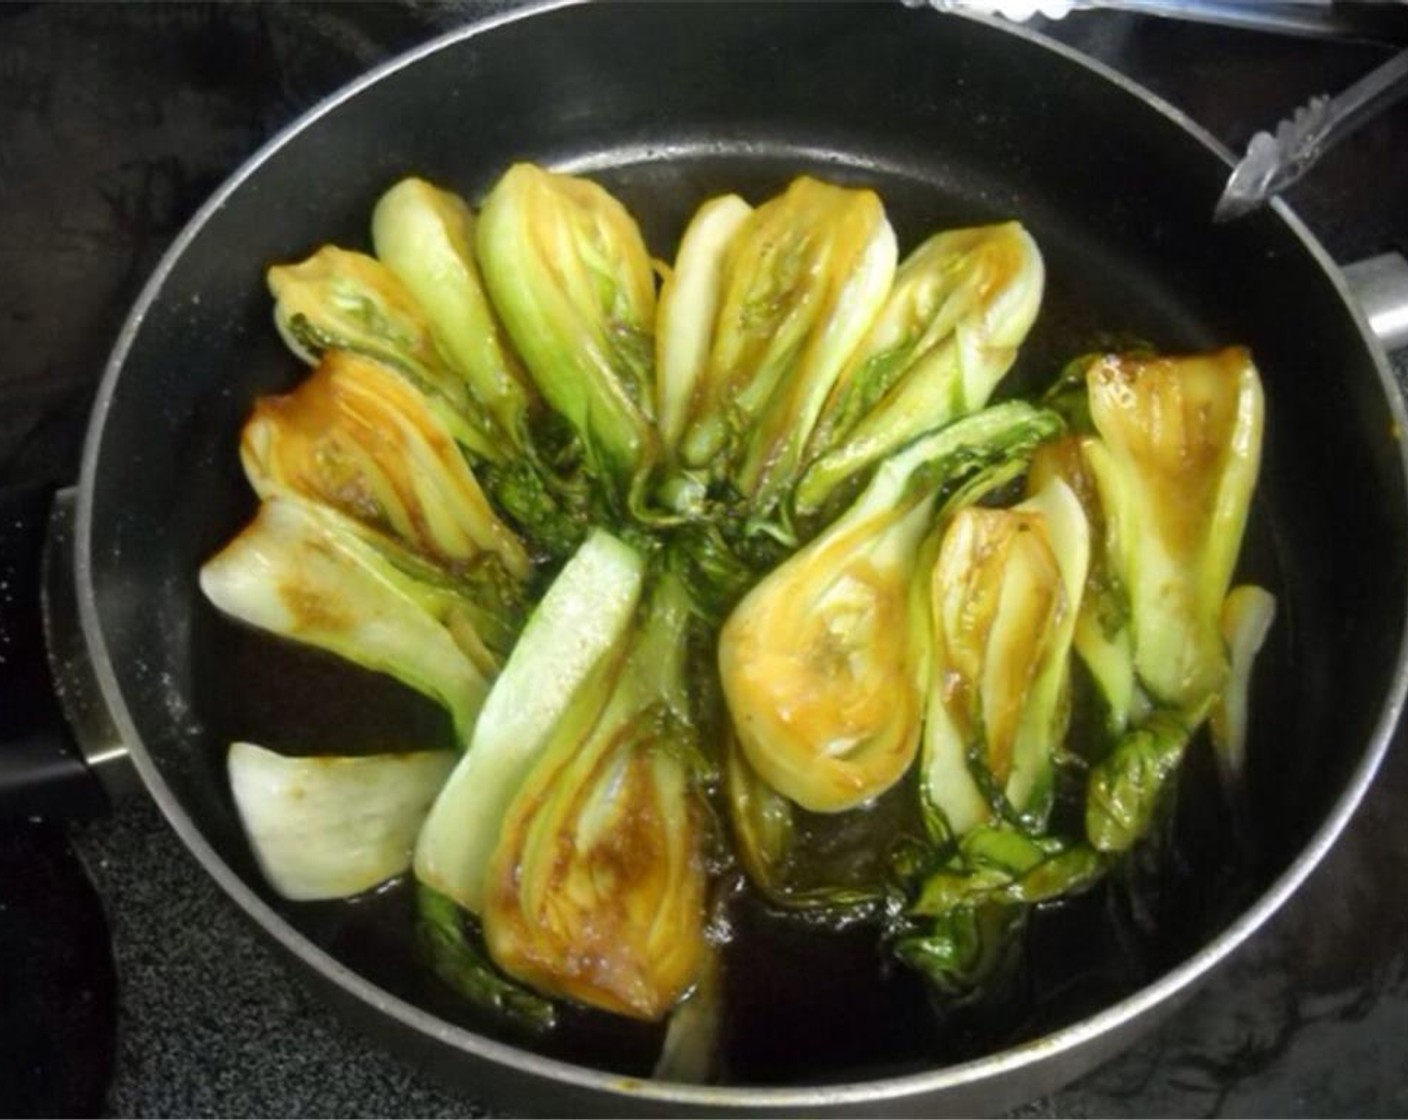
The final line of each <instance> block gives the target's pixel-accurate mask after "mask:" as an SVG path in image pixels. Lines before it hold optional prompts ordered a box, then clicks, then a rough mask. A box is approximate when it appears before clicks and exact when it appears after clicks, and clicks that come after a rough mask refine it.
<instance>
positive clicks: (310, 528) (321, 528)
mask: <svg viewBox="0 0 1408 1120" xmlns="http://www.w3.org/2000/svg"><path fill="white" fill-rule="evenodd" d="M200 586H201V590H202V591H203V592H204V593H205V595H206V598H208V599H209V600H210V601H211V602H212V603H214V604H215V606H216V607H218V608H219V609H220V610H222V611H224V612H225V613H226V614H228V615H232V616H233V617H235V618H237V619H239V620H240V621H241V622H245V623H247V624H249V625H250V626H255V627H258V628H259V629H261V630H268V631H270V632H271V633H273V634H277V635H279V636H280V637H284V638H289V639H291V640H293V641H296V642H303V643H306V644H308V645H312V646H318V647H320V648H322V649H325V650H328V651H329V652H331V653H335V654H337V655H338V656H340V657H345V658H346V659H347V660H349V661H352V662H355V663H356V664H358V665H361V666H363V667H365V668H367V669H371V670H373V671H375V672H381V673H389V674H390V675H391V676H393V677H395V678H396V679H397V680H399V681H401V682H402V683H403V684H406V685H409V686H410V687H411V688H414V689H416V690H418V691H420V692H423V693H425V694H426V695H427V696H429V697H430V698H431V699H433V700H436V701H438V702H439V703H440V704H443V705H444V706H445V708H446V709H447V710H448V711H449V713H450V715H451V717H452V718H453V719H454V724H455V729H456V731H457V732H458V734H459V735H460V736H461V737H462V738H468V736H469V733H470V731H471V730H472V729H473V727H474V722H475V719H476V718H477V717H478V715H479V709H480V707H481V705H482V704H483V703H484V697H485V696H486V695H487V694H488V692H489V685H490V683H491V682H492V680H493V678H494V676H495V675H496V674H497V672H498V669H499V666H500V664H501V663H502V659H503V657H504V655H505V654H506V652H507V651H508V648H509V647H510V645H511V644H512V642H513V639H514V636H515V635H516V634H517V632H518V625H519V618H520V615H521V613H522V602H521V599H520V598H519V589H518V585H517V584H516V582H515V581H514V580H513V579H512V578H511V577H509V576H508V575H507V573H506V572H505V571H504V569H503V567H502V565H500V564H499V562H498V559H497V557H495V556H493V555H492V554H487V555H486V556H485V557H484V558H483V561H482V562H481V563H479V564H477V565H475V566H474V567H473V568H472V569H471V570H468V571H466V572H465V573H464V574H463V576H461V577H459V578H456V579H450V578H449V577H447V576H446V575H444V573H442V572H441V571H439V570H438V569H435V568H432V567H431V566H430V565H428V564H426V563H425V562H424V561H421V560H419V559H418V558H417V557H416V556H414V555H413V554H411V553H409V552H405V551H404V550H401V549H399V548H398V547H396V546H395V545H393V544H391V543H390V542H389V541H378V540H374V539H369V538H368V537H366V536H365V535H364V534H363V532H362V531H361V529H360V527H359V526H358V525H357V524H356V523H355V522H352V521H349V520H348V519H346V518H344V517H343V516H342V515H341V514H338V513H335V512H334V511H332V510H330V509H322V508H318V507H316V506H313V505H310V504H308V503H306V502H302V501H297V500H294V499H289V498H279V497H275V498H270V499H269V500H268V501H266V502H264V504H263V505H262V506H261V507H260V509H259V513H258V514H257V515H256V516H255V518H254V520H253V521H252V522H251V523H250V524H249V525H248V526H247V527H246V528H245V529H244V530H243V532H241V533H240V535H239V536H237V537H236V538H235V539H234V540H233V541H231V542H230V543H229V544H228V545H226V546H225V548H224V550H223V551H221V552H220V553H219V554H218V555H216V556H215V557H214V558H212V559H211V560H208V561H207V562H206V564H205V566H204V567H202V568H201V570H200Z"/></svg>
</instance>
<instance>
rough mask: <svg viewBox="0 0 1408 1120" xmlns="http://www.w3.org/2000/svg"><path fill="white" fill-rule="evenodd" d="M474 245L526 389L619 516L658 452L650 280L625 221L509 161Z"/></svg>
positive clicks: (616, 210) (574, 187)
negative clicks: (546, 408) (552, 414)
mask: <svg viewBox="0 0 1408 1120" xmlns="http://www.w3.org/2000/svg"><path fill="white" fill-rule="evenodd" d="M475 241H476V248H477V252H478V260H479V265H480V268H481V270H482V273H483V277H484V283H485V285H486V287H487V288H488V291H489V294H490V297H491V298H492V300H493V305H494V308H495V310H496V311H497V312H498V314H499V316H500V318H501V319H502V321H503V324H504V327H505V328H506V329H507V331H508V335H509V337H510V338H511V339H512V340H513V344H514V346H515V347H516V349H517V351H518V353H519V355H520V356H521V357H522V359H523V364H524V365H525V366H526V368H527V370H528V373H529V374H530V375H531V377H532V380H533V382H534V384H535V385H536V386H537V389H538V391H539V392H540V393H541V394H542V396H543V399H544V400H546V401H547V403H548V404H549V405H550V406H551V407H552V408H553V409H555V410H556V411H557V412H559V413H560V414H561V415H562V416H563V417H565V418H566V420H567V422H568V423H569V424H570V425H571V426H572V428H573V429H574V430H575V431H576V432H577V434H578V435H579V436H580V437H581V440H582V444H583V450H584V454H585V458H586V463H587V466H588V469H589V470H590V471H591V472H592V473H593V474H594V476H595V477H596V478H598V479H600V480H601V481H602V483H603V484H605V485H606V486H607V487H608V488H609V490H610V492H611V495H612V496H613V498H614V499H615V503H616V505H617V507H618V508H624V507H625V505H626V504H628V502H627V500H628V499H629V498H631V497H633V496H634V495H636V494H637V493H638V492H639V489H640V487H641V486H643V485H644V478H645V472H647V471H648V470H649V469H650V467H651V466H652V465H653V463H654V462H655V459H656V458H657V456H658V446H659V440H658V438H657V436H656V431H655V424H654V406H653V401H652V395H653V393H654V389H655V378H654V371H653V368H652V367H653V356H652V355H653V346H654V344H653V336H654V329H655V280H654V275H653V273H652V271H651V262H650V255H649V253H648V252H647V251H646V248H645V242H644V241H643V240H642V239H641V234H640V230H639V229H638V228H637V226H636V223H635V219H633V218H632V217H631V215H630V214H629V213H628V212H627V211H626V208H625V207H624V206H622V205H621V204H620V203H619V202H618V201H616V199H614V198H613V197H612V196H611V195H610V194H608V193H607V192H606V191H605V190H604V189H603V188H601V187H599V186H598V185H597V184H595V183H593V182H590V181H589V180H586V179H579V178H574V177H572V176H569V175H556V174H553V173H552V172H548V171H544V170H542V169H541V168H538V167H535V166H533V165H532V164H527V163H519V164H515V165H514V166H513V167H511V168H509V170H508V171H507V172H505V173H504V175H503V177H502V178H501V179H500V180H499V181H498V183H497V184H495V186H494V189H493V190H492V191H490V192H489V196H488V198H486V199H485V200H484V206H483V208H482V209H481V210H480V212H479V223H478V227H477V230H476V234H475Z"/></svg>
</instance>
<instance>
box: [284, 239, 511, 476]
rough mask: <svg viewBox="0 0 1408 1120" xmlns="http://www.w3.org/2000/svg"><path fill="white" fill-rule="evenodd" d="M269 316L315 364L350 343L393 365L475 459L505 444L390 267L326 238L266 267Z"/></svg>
mask: <svg viewBox="0 0 1408 1120" xmlns="http://www.w3.org/2000/svg"><path fill="white" fill-rule="evenodd" d="M268 282H269V291H270V293H271V294H272V295H273V297H274V323H275V325H276V326H277V327H278V328H279V333H280V334H281V335H282V336H283V339H284V341H285V342H286V343H287V344H288V347H289V349H290V350H292V351H293V352H294V353H295V354H296V355H298V357H300V358H302V359H303V360H304V361H305V362H307V363H308V364H309V365H316V364H317V362H318V360H319V359H320V358H321V357H322V355H323V353H324V352H325V351H328V350H350V351H353V352H354V353H357V354H362V355H365V356H366V357H368V358H372V359H374V360H375V361H378V362H381V363H382V364H383V365H386V366H389V367H390V368H391V369H394V370H395V371H396V372H397V373H399V374H401V376H403V377H405V378H406V379H407V380H408V381H409V382H410V383H411V384H412V385H413V386H415V388H416V389H417V390H419V391H420V392H422V393H424V394H425V399H426V404H427V406H428V407H429V408H431V409H432V410H433V411H434V412H435V414H436V415H437V416H438V417H439V419H440V421H441V423H443V424H444V425H445V427H446V428H447V429H448V430H449V432H450V434H451V435H452V436H454V438H455V440H456V441H458V442H459V443H461V444H462V445H463V446H464V447H465V448H466V449H467V450H468V451H469V452H470V453H471V454H472V455H473V456H474V457H475V458H476V459H477V460H483V461H487V462H497V461H500V460H502V459H504V458H505V457H506V456H507V454H508V452H509V450H510V449H509V447H508V446H507V445H506V444H505V443H504V441H503V439H502V438H501V437H500V435H499V433H498V431H497V430H496V428H495V427H494V425H493V422H492V420H491V419H490V418H489V416H488V415H487V414H486V413H484V412H483V411H481V410H480V409H479V408H477V407H476V405H475V402H474V400H473V398H472V397H471V396H470V393H469V389H468V387H467V385H466V384H465V381H464V378H463V377H462V376H461V375H460V374H459V373H458V372H457V371H456V370H454V369H453V368H452V367H451V365H450V364H449V362H448V361H447V359H446V356H445V352H444V350H443V348H442V347H441V345H440V343H439V342H438V340H437V339H436V337H435V332H434V330H433V328H432V327H431V324H430V320H429V319H428V318H427V317H426V315H425V312H424V310H423V309H422V308H421V306H420V304H419V303H417V302H416V299H415V297H414V296H413V295H412V294H411V292H410V291H409V290H408V289H407V288H406V286H405V285H404V284H402V283H401V281H400V280H399V279H398V278H397V277H396V275H395V273H393V272H392V271H391V270H390V269H389V268H387V267H386V266H385V265H384V264H382V263H381V262H380V261H378V260H377V259H376V258H374V257H369V256H367V255H366V254H365V253H354V252H350V251H349V250H346V249H339V248H337V247H336V246H335V245H325V246H323V248H321V249H319V250H318V251H317V252H316V253H314V254H313V255H312V256H311V257H309V258H308V259H307V260H305V261H302V262H300V263H298V264H283V265H276V266H274V267H273V268H271V269H269V273H268Z"/></svg>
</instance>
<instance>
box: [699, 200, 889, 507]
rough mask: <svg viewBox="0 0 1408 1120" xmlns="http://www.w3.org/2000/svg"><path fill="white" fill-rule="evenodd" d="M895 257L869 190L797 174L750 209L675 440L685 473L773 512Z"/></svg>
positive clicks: (726, 265) (728, 253)
mask: <svg viewBox="0 0 1408 1120" xmlns="http://www.w3.org/2000/svg"><path fill="white" fill-rule="evenodd" d="M895 257H896V248H895V235H894V232H893V231H892V230H891V229H890V224H889V222H888V221H887V220H886V219H885V208H884V206H883V205H881V202H880V199H879V198H878V197H877V196H876V195H875V194H874V193H873V192H872V191H865V190H845V189H842V188H840V187H835V186H831V185H830V184H827V183H822V182H819V181H818V180H816V179H811V178H807V177H803V178H800V179H797V180H795V181H794V182H793V183H792V185H791V186H789V187H788V188H787V190H786V191H785V192H784V193H783V194H781V195H779V196H778V197H776V198H774V199H772V200H770V201H768V202H766V203H764V204H763V205H762V206H760V207H758V209H757V210H755V211H753V212H752V213H751V214H750V215H748V216H747V218H746V219H745V220H744V221H743V222H742V223H741V225H740V228H739V229H738V230H736V231H735V232H734V233H733V236H732V238H731V239H730V241H729V244H728V246H727V248H726V250H725V252H724V255H723V261H722V276H721V280H720V297H719V308H718V317H717V321H716V324H715V327H714V334H713V341H712V346H711V348H710V352H709V358H708V361H707V363H706V364H705V366H704V369H703V372H702V374H698V375H696V379H695V380H696V384H695V386H694V393H693V397H692V400H691V403H690V408H689V411H688V414H687V416H686V419H685V425H684V432H683V436H682V438H681V440H680V443H679V461H680V463H681V465H682V466H683V468H685V469H686V470H689V471H694V472H697V473H698V474H700V475H702V476H704V477H705V478H706V479H707V480H708V481H710V482H715V481H720V482H721V481H727V482H728V483H729V484H731V486H732V488H733V489H734V490H736V491H737V493H738V494H740V495H741V496H742V497H743V498H744V499H745V500H746V504H747V506H748V508H749V510H750V511H751V512H752V514H753V515H754V516H755V517H759V516H766V515H768V514H769V513H770V512H771V511H772V509H773V507H774V506H775V505H776V504H777V503H778V502H779V501H780V500H781V499H782V498H783V497H785V496H786V494H787V492H788V491H789V490H790V488H791V486H792V484H793V483H794V482H795V477H796V474H797V472H798V471H799V470H800V468H801V466H802V457H803V451H804V449H805V447H806V443H807V437H808V436H809V435H810V434H811V430H812V425H813V424H815V423H816V419H817V416H818V414H819V413H820V412H821V408H822V406H823V404H824V403H825V401H826V395H827V394H828V393H829V392H830V391H831V386H832V385H833V384H834V383H835V381H836V378H837V376H838V375H839V374H840V372H841V367H842V365H843V364H844V363H845V361H846V359H847V358H848V357H849V356H850V354H851V351H852V350H853V349H854V348H855V346H856V344H857V343H858V342H859V341H860V339H861V337H862V335H863V334H864V333H865V331H866V329H867V328H868V327H869V325H870V322H871V320H872V319H873V318H874V316H875V313H876V312H877V311H878V310H879V308H880V305H881V303H882V301H883V300H884V298H885V293H886V291H887V290H888V289H889V286H890V281H891V278H892V277H893V275H894V270H895Z"/></svg>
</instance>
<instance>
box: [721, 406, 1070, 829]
mask: <svg viewBox="0 0 1408 1120" xmlns="http://www.w3.org/2000/svg"><path fill="white" fill-rule="evenodd" d="M1060 430H1061V421H1060V420H1059V419H1058V418H1057V417H1056V416H1055V415H1054V414H1053V413H1049V412H1041V411H1038V410H1036V409H1033V408H1031V407H1030V406H1028V405H1025V404H1022V403H1020V402H1015V401H1014V402H1011V403H1009V404H1005V405H999V406H996V407H994V408H992V409H989V410H987V411H985V412H982V413H978V414H976V415H975V416H972V417H969V418H968V419H966V420H964V421H962V422H960V423H957V424H953V425H951V426H949V427H948V428H945V429H943V430H942V431H940V432H938V433H937V434H935V435H931V436H928V437H926V438H924V439H921V440H918V441H916V442H915V443H914V444H912V445H911V446H909V447H908V448H906V449H905V450H904V451H903V452H902V453H901V454H899V455H896V456H895V457H894V458H892V459H890V460H889V461H888V462H886V463H885V464H884V465H883V466H882V467H881V468H880V470H879V471H877V472H876V475H875V478H874V480H873V481H872V482H871V484H870V486H869V487H868V488H867V489H866V491H865V493H864V494H862V495H861V497H860V498H859V499H857V501H856V502H855V504H854V505H852V506H851V508H850V509H849V510H847V511H846V513H845V514H844V515H842V516H841V517H840V518H838V519H837V520H836V521H835V522H834V523H833V524H832V525H831V526H830V527H829V528H828V529H827V530H826V531H825V532H823V533H822V534H821V535H820V536H819V537H817V538H816V539H815V540H814V541H812V542H811V543H810V544H809V545H807V546H806V547H805V548H803V549H802V550H801V551H799V552H797V553H796V554H795V555H794V556H792V557H791V558H790V559H789V560H787V561H786V562H785V563H784V564H782V566H780V567H779V568H777V569H776V570H775V571H774V572H772V574H770V575H769V576H768V577H767V578H766V579H765V580H764V581H763V582H762V583H760V584H759V585H758V586H757V587H755V588H754V589H753V590H752V591H751V592H749V594H748V596H747V597H746V598H745V599H744V600H743V602H742V603H740V604H739V605H738V607H737V608H736V609H735V610H734V612H733V614H732V615H731V616H730V617H729V619H728V621H727V622H726V623H725V624H724V628H723V631H722V632H721V634H720V635H719V674H720V679H721V680H722V682H723V688H724V694H725V696H726V697H727V699H728V705H729V710H730V712H731V714H732V716H733V723H734V727H735V728H736V729H737V733H738V738H739V742H740V743H741V745H742V748H743V753H744V755H745V756H746V757H747V759H748V762H749V764H750V765H751V766H752V767H753V769H754V770H756V771H757V772H758V774H759V775H760V776H761V777H762V778H763V779H764V780H765V781H766V782H768V784H770V785H771V786H773V787H774V788H775V789H776V790H777V791H778V792H780V793H782V794H783V795H785V796H786V797H788V798H790V799H791V800H793V801H795V802H796V803H797V804H798V805H801V806H803V807H804V808H807V809H811V810H814V811H816V812H837V811H840V810H843V809H849V808H853V807H855V806H857V805H860V804H862V803H863V802H866V801H869V800H870V799H871V798H873V797H875V796H877V795H878V794H880V793H883V792H884V791H885V790H886V789H888V788H889V787H890V786H891V785H893V784H894V783H895V782H896V781H898V780H899V778H900V776H901V775H902V774H903V773H904V772H905V770H907V769H908V767H909V764H910V763H911V762H912V761H913V759H914V756H915V752H916V750H917V749H918V746H919V739H920V732H921V728H922V713H923V705H922V696H921V694H922V690H923V687H924V686H923V683H922V682H923V681H924V679H925V676H926V673H925V666H926V663H927V650H926V648H925V646H926V642H925V631H926V628H925V626H924V624H923V622H922V619H919V618H916V617H915V614H916V612H915V608H914V605H913V601H912V600H913V596H912V594H911V591H910V588H911V584H912V583H913V577H914V570H915V561H916V558H917V555H918V552H919V546H920V543H921V542H922V540H923V539H924V536H925V534H926V532H927V530H928V526H929V519H930V516H931V513H932V511H933V508H934V504H935V501H936V500H938V501H940V502H942V501H945V500H947V499H948V498H949V497H950V496H952V495H953V494H956V493H959V492H961V491H962V490H963V488H964V487H965V486H967V485H969V484H971V483H973V482H974V481H975V480H978V479H982V480H986V481H991V480H992V478H991V476H992V475H993V474H994V472H996V474H997V476H998V477H999V478H1000V477H1002V476H1004V475H1005V476H1006V477H1009V478H1010V477H1011V476H1012V474H1015V473H1019V472H1020V471H1021V470H1022V469H1023V468H1024V466H1025V463H1026V460H1027V459H1028V458H1029V457H1030V455H1031V453H1032V451H1033V450H1034V449H1035V448H1036V447H1037V446H1038V445H1039V444H1040V443H1041V442H1042V441H1044V440H1046V439H1050V438H1052V437H1053V436H1055V435H1057V434H1059V433H1060Z"/></svg>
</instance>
